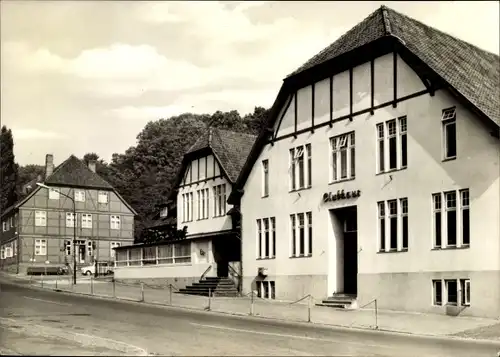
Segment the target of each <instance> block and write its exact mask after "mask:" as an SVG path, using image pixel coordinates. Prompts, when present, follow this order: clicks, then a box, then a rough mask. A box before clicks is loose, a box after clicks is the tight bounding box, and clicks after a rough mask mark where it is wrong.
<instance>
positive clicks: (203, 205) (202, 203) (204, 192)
mask: <svg viewBox="0 0 500 357" xmlns="http://www.w3.org/2000/svg"><path fill="white" fill-rule="evenodd" d="M209 194H210V190H209V189H208V188H204V189H201V190H198V191H197V200H198V219H208V217H209V216H208V213H209V212H208V207H209V206H210V201H209Z"/></svg>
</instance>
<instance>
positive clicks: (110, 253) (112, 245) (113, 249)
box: [109, 242, 122, 258]
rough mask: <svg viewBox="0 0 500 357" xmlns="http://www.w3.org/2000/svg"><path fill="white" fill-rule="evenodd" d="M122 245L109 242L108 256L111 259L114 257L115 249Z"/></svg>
mask: <svg viewBox="0 0 500 357" xmlns="http://www.w3.org/2000/svg"><path fill="white" fill-rule="evenodd" d="M121 245H122V244H121V243H120V242H110V243H109V256H110V257H111V258H114V257H115V253H116V250H115V248H118V247H120V246H121Z"/></svg>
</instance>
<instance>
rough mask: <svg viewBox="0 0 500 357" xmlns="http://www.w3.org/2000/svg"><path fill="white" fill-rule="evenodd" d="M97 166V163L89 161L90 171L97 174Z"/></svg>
mask: <svg viewBox="0 0 500 357" xmlns="http://www.w3.org/2000/svg"><path fill="white" fill-rule="evenodd" d="M95 165H96V161H95V160H89V169H90V171H92V172H95Z"/></svg>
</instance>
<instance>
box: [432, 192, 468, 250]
mask: <svg viewBox="0 0 500 357" xmlns="http://www.w3.org/2000/svg"><path fill="white" fill-rule="evenodd" d="M443 203H444V204H443ZM432 204H433V230H434V248H443V247H457V246H469V244H470V212H469V190H468V189H465V190H459V191H449V192H444V193H436V194H433V195H432ZM443 238H444V240H443Z"/></svg>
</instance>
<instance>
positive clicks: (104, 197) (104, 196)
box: [97, 191, 109, 203]
mask: <svg viewBox="0 0 500 357" xmlns="http://www.w3.org/2000/svg"><path fill="white" fill-rule="evenodd" d="M97 202H98V203H108V202H109V193H108V192H104V191H99V193H98V194H97Z"/></svg>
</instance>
